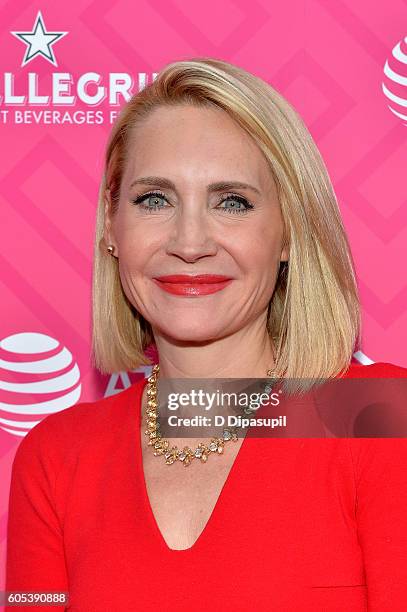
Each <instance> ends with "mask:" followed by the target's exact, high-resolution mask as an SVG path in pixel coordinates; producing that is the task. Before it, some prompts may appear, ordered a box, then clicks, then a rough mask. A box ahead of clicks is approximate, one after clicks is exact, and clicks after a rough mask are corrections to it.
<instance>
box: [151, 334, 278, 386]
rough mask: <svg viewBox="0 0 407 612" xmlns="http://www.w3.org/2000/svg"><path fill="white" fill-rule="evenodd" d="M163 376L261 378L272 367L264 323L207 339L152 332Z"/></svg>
mask: <svg viewBox="0 0 407 612" xmlns="http://www.w3.org/2000/svg"><path fill="white" fill-rule="evenodd" d="M154 338H155V343H156V346H157V350H158V355H159V362H160V376H162V377H165V378H264V377H266V376H267V370H269V369H273V367H274V347H273V343H272V341H271V338H270V336H269V334H268V332H267V330H266V328H265V325H264V324H263V325H261V326H260V325H257V326H256V325H252V326H250V327H246V328H244V329H242V330H238V331H237V332H236V333H234V334H231V335H229V336H225V337H223V338H219V339H216V340H213V341H210V342H200V343H199V342H179V341H174V340H173V339H171V338H169V337H168V336H165V335H162V334H160V333H158V332H156V333H155V334H154Z"/></svg>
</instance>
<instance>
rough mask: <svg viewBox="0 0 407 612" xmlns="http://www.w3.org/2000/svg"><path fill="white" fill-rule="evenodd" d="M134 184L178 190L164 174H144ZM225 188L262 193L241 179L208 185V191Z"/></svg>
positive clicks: (132, 184)
mask: <svg viewBox="0 0 407 612" xmlns="http://www.w3.org/2000/svg"><path fill="white" fill-rule="evenodd" d="M134 185H156V186H157V187H161V188H162V189H173V190H174V191H176V187H175V184H174V183H173V182H172V181H170V180H169V179H166V178H164V177H162V176H143V177H140V178H138V179H136V180H135V181H133V182H132V183H131V185H130V187H133V186H134ZM225 189H248V190H251V191H254V192H255V193H257V194H259V195H261V193H260V190H259V189H257V187H254V186H253V185H249V184H248V183H242V182H241V181H218V182H217V183H211V184H210V185H208V187H207V190H208V191H210V192H211V191H224V190H225Z"/></svg>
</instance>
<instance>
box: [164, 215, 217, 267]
mask: <svg viewBox="0 0 407 612" xmlns="http://www.w3.org/2000/svg"><path fill="white" fill-rule="evenodd" d="M166 252H167V254H168V255H176V256H178V257H181V258H182V259H184V260H185V261H189V262H193V261H195V260H197V259H200V258H201V257H206V256H210V255H216V253H217V243H216V240H215V238H214V236H213V232H212V230H211V228H210V222H209V219H208V218H207V212H204V211H196V210H188V211H186V210H185V209H184V211H183V212H181V211H179V214H178V215H176V216H175V218H174V219H173V226H172V228H171V231H170V233H169V237H168V242H167V245H166Z"/></svg>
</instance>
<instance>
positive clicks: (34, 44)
mask: <svg viewBox="0 0 407 612" xmlns="http://www.w3.org/2000/svg"><path fill="white" fill-rule="evenodd" d="M10 34H13V35H14V36H15V37H16V38H18V39H19V40H22V41H23V43H24V44H26V45H27V49H26V51H25V56H24V59H23V63H22V64H21V67H23V66H25V65H26V64H28V62H31V60H32V59H34V58H35V57H37V55H41V56H42V57H45V59H46V60H48V61H49V62H50V63H51V64H53V65H54V66H58V64H57V61H56V59H55V55H54V51H53V49H52V45H53V44H54V43H56V41H57V40H59V39H60V38H62V37H63V36H65V35H66V34H68V32H47V30H46V28H45V24H44V19H43V16H42V15H41V11H38V13H37V17H36V19H35V24H34V27H33V29H32V30H31V32H10Z"/></svg>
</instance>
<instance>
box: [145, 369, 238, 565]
mask: <svg viewBox="0 0 407 612" xmlns="http://www.w3.org/2000/svg"><path fill="white" fill-rule="evenodd" d="M139 384H140V383H139ZM146 384H147V377H146V378H145V379H144V380H143V381H142V382H141V384H140V387H141V388H140V395H139V402H138V405H137V406H136V418H135V419H134V421H133V422H134V423H135V426H136V427H135V429H136V460H137V466H138V468H139V471H140V473H141V474H140V475H141V491H142V496H143V503H144V507H145V509H146V513H147V518H148V521H149V523H150V526H151V528H152V530H153V531H154V533H155V535H156V539H157V541H158V544H159V546H160V547H161V548H162V549H164V550H166V551H168V552H171V553H184V554H186V553H191V552H195V551H196V550H198V549H199V548H201V547H202V546H204V545H205V541H206V539H207V538H208V537H209V536H208V533H209V534H210V527H211V525H212V524H213V523H214V521H215V519H216V517H217V515H218V514H219V512H220V511H221V508H222V503H223V500H224V497H225V496H227V492H228V489H229V488H230V487H231V486H232V484H231V483H232V482H233V479H234V478H235V474H236V472H237V471H238V468H239V463H241V462H242V451H243V449H244V447H245V446H246V444H247V433H246V435H245V437H244V440H243V442H242V444H241V445H240V448H239V451H238V453H237V455H236V457H235V459H234V461H233V463H232V466H231V468H230V470H229V472H228V475H227V477H226V480H225V482H224V483H223V485H222V488H221V491H220V493H219V495H218V498H217V500H216V502H215V505H214V506H213V508H212V512H211V514H210V516H209V518H208V520H207V521H206V523H205V526H204V528H203V529H202V531H201V532H200V534H199V535H198V537H197V539H196V540H195V542H194V543H193V544H192V546H190V547H189V548H181V549H177V548H170V547H169V546H168V543H167V541H166V539H165V538H164V536H163V534H162V532H161V530H160V528H159V526H158V523H157V520H156V518H155V515H154V512H153V509H152V506H151V503H150V498H149V495H148V491H147V483H146V478H145V474H144V465H143V447H142V439H143V436H144V435H145V434H144V431H141V419H142V416H141V411H142V400H143V392H144V388H145V386H146ZM236 464H238V465H236ZM201 467H203V468H204V469H205V466H201Z"/></svg>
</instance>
